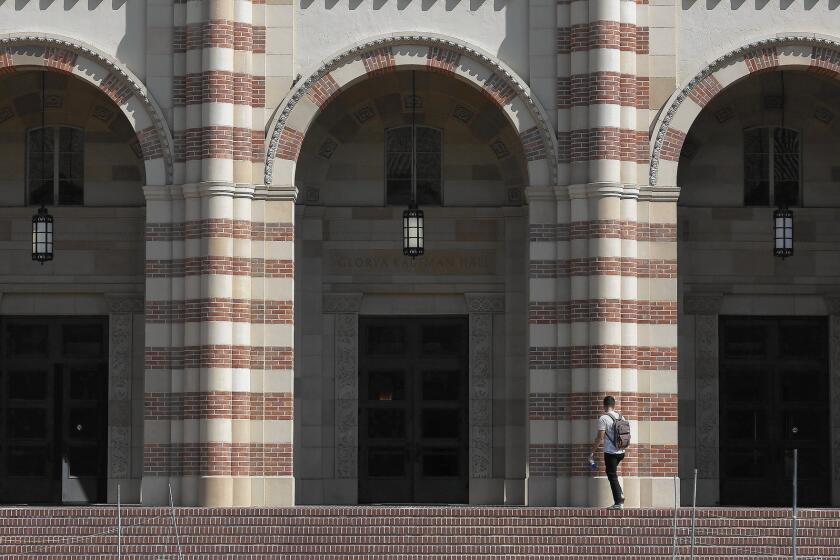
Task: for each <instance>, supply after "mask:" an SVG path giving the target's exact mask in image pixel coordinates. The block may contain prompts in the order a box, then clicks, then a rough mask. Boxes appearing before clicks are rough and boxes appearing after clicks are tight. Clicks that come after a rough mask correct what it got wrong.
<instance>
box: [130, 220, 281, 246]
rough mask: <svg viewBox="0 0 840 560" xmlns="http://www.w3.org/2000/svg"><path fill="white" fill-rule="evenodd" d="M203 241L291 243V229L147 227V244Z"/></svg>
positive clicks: (228, 223)
mask: <svg viewBox="0 0 840 560" xmlns="http://www.w3.org/2000/svg"><path fill="white" fill-rule="evenodd" d="M203 237H221V238H233V239H252V240H259V241H294V225H293V224H289V223H281V222H272V223H265V222H250V221H248V220H228V219H205V220H193V221H189V222H186V223H148V224H146V241H179V240H184V239H200V238H203Z"/></svg>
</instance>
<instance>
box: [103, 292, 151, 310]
mask: <svg viewBox="0 0 840 560" xmlns="http://www.w3.org/2000/svg"><path fill="white" fill-rule="evenodd" d="M105 303H106V304H107V305H108V312H109V313H143V305H144V303H145V302H144V300H143V296H142V295H140V294H105Z"/></svg>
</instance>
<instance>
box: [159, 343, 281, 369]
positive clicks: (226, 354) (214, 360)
mask: <svg viewBox="0 0 840 560" xmlns="http://www.w3.org/2000/svg"><path fill="white" fill-rule="evenodd" d="M292 359H293V350H292V349H291V348H288V347H285V346H229V345H215V346H212V345H211V346H186V347H183V348H165V347H154V346H147V347H146V349H145V364H146V369H150V370H170V369H184V368H206V367H231V368H246V369H247V368H250V369H252V370H261V369H291V368H292Z"/></svg>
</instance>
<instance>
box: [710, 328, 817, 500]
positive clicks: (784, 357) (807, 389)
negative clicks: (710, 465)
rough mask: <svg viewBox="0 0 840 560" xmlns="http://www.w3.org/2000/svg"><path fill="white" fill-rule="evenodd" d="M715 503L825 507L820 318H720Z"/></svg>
mask: <svg viewBox="0 0 840 560" xmlns="http://www.w3.org/2000/svg"><path fill="white" fill-rule="evenodd" d="M720 337H721V338H720V348H721V353H720V445H721V458H720V461H721V503H722V504H724V505H749V506H789V505H790V503H791V500H792V497H793V493H792V476H793V450H794V449H798V450H799V504H800V505H802V506H812V507H813V506H823V505H828V503H829V496H830V495H831V492H830V491H829V489H830V480H829V477H828V472H829V468H828V467H829V438H828V435H829V434H828V421H829V408H828V397H827V395H828V326H827V321H826V319H825V318H824V317H814V318H810V317H809V318H802V317H721V323H720Z"/></svg>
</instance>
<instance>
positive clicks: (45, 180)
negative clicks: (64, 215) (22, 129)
mask: <svg viewBox="0 0 840 560" xmlns="http://www.w3.org/2000/svg"><path fill="white" fill-rule="evenodd" d="M84 146H85V133H84V131H83V130H81V129H78V128H73V127H70V126H47V127H44V128H32V129H30V130H29V131H28V132H27V139H26V148H27V150H26V196H27V201H28V203H29V204H31V205H40V204H44V205H53V206H55V205H62V206H63V205H67V206H72V205H81V204H84V201H85V200H84V170H85V165H84V164H85V150H84Z"/></svg>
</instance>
